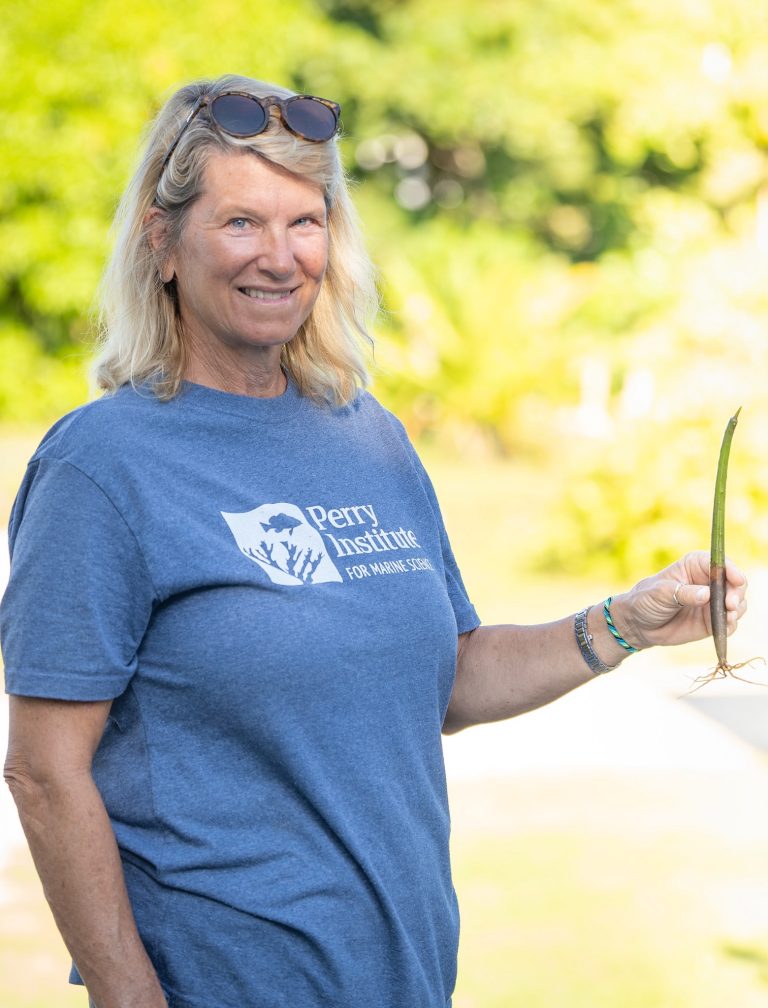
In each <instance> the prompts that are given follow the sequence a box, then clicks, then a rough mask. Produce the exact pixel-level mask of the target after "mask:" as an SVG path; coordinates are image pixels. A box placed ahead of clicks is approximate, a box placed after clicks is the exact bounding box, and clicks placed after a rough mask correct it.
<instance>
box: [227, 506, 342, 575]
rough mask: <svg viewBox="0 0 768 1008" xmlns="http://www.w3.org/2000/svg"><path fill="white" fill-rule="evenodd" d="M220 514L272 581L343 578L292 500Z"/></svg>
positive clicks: (242, 548) (241, 549)
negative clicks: (249, 509)
mask: <svg viewBox="0 0 768 1008" xmlns="http://www.w3.org/2000/svg"><path fill="white" fill-rule="evenodd" d="M221 515H222V517H223V518H224V520H225V521H226V523H227V525H229V530H230V532H231V533H232V535H233V536H234V538H235V542H236V543H237V545H238V546H239V548H240V552H241V553H243V555H244V556H247V557H248V559H249V560H253V562H254V563H257V564H258V565H259V567H261V569H262V570H263V571H265V572H266V573H267V574H268V575H269V577H270V579H271V580H272V581H273V582H274V583H275V584H283V585H299V584H320V583H321V582H323V581H341V580H343V579H342V577H341V574H339V572H338V570H337V569H336V566H335V564H334V563H333V561H332V560H331V559H330V558H329V556H328V554H327V552H326V549H325V543H324V542H323V539H322V536H321V535H320V533H319V532H318V531H317V529H316V528H313V527H312V526H311V525H310V524H309V522H308V521H307V519H306V518H305V517H304V515H303V514H302V512H301V510H300V509H299V508H298V507H296V505H295V504H284V503H280V504H262V505H261V506H260V507H257V508H254V509H253V510H252V511H235V512H228V511H222V512H221Z"/></svg>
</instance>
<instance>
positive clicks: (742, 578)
mask: <svg viewBox="0 0 768 1008" xmlns="http://www.w3.org/2000/svg"><path fill="white" fill-rule="evenodd" d="M725 576H726V578H727V580H728V584H729V585H731V586H733V587H734V588H738V587H741V588H743V589H746V587H747V576H746V574H745V573H744V571H742V570H741V569H740V568H739V567H737V566H736V564H735V563H734V562H733V561H732V560H729V559H728V557H726V558H725ZM742 594H743V592H742Z"/></svg>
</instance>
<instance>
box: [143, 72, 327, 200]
mask: <svg viewBox="0 0 768 1008" xmlns="http://www.w3.org/2000/svg"><path fill="white" fill-rule="evenodd" d="M273 105H276V106H277V107H278V109H279V110H280V119H281V121H282V123H283V126H285V128H286V129H287V130H290V132H291V133H293V134H294V135H295V136H297V137H301V139H302V140H310V141H312V142H313V143H322V142H323V141H325V140H330V139H331V137H332V136H333V135H334V134H335V133H336V131H337V130H338V128H339V116H340V114H341V106H340V105H337V104H336V102H332V101H327V100H326V99H325V98H316V97H315V96H314V95H301V94H300V95H293V96H292V97H290V98H280V97H278V96H277V95H267V97H265V98H256V97H255V96H254V95H250V94H245V93H244V92H242V91H226V92H225V93H224V94H220V95H217V96H216V97H215V98H211V97H210V96H209V95H204V96H203V97H202V98H200V99H198V101H197V103H196V105H195V106H194V108H193V109H192V111H191V112H190V113H189V115H188V116H187V118H186V119H185V121H184V125H183V126H182V127H181V129H180V130H179V135H178V136H177V137H176V139H175V140H174V141H173V143H172V144H171V146H170V148H169V149H168V153H167V154H166V155H165V160H164V161H163V167H162V168H161V169H160V176H159V177H160V178H162V177H163V173H164V172H165V169H166V167H167V165H168V162H169V161H170V160H171V155H172V154H173V152H174V151H175V150H176V148H177V147H178V145H179V141H180V140H181V138H182V137H183V136H184V131H185V130H186V128H187V126H189V124H190V123H191V122H192V120H193V119H194V118H195V116H196V115H197V113H198V112H199V111H200V110H201V109H203V108H205V107H206V106H208V114H209V115H210V117H211V119H212V120H213V122H214V123H215V124H216V125H217V126H218V127H219V129H220V130H223V131H224V132H225V133H229V135H230V136H234V137H252V136H257V135H258V134H259V133H263V132H264V130H265V129H266V128H267V124H268V123H269V110H270V108H271V106H273ZM158 181H159V180H158Z"/></svg>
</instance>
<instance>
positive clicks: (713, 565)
mask: <svg viewBox="0 0 768 1008" xmlns="http://www.w3.org/2000/svg"><path fill="white" fill-rule="evenodd" d="M739 413H741V406H739V408H738V409H737V410H736V412H735V413H734V415H733V416H732V417H731V419H730V420H729V421H728V424H727V425H726V428H725V432H724V433H723V440H722V443H721V445H720V456H719V458H718V460H717V477H716V478H715V502H714V505H713V507H712V539H711V546H710V553H709V614H710V617H711V620H712V639H713V640H714V642H715V653H716V655H717V665H716V666H715V668H714V669H712V671H711V672H708V673H707V674H706V675H703V676H699V678H698V679H695V680H694V682H695V683H698V686H697V687H696V688H697V689H698V688H699V687H701V686H704V685H706V684H707V683H708V682H712V680H713V679H724V678H726V676H731V677H732V678H733V679H742V677H741V676H737V675H735V674H734V672H735V670H736V669H740V668H744V666H745V665H749V664H750V663H751V662H753V661H763V659H762V658H760V659H758V658H750V659H749V661H745V662H739V663H738V664H737V665H731V664H730V663H729V661H728V622H727V616H726V609H725V592H726V584H727V582H726V577H725V485H726V481H727V479H728V459H729V457H730V454H731V441H733V432H734V431H735V430H736V424H737V423H738V422H739ZM742 682H751V680H749V679H742Z"/></svg>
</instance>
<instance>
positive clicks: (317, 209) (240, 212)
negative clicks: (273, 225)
mask: <svg viewBox="0 0 768 1008" xmlns="http://www.w3.org/2000/svg"><path fill="white" fill-rule="evenodd" d="M214 216H216V217H220V216H221V217H253V218H255V219H256V220H261V214H260V213H259V212H258V211H257V210H256V209H255V207H250V208H249V207H247V206H246V205H245V204H244V203H222V204H221V205H220V206H218V207H217V208H216V210H215V212H214ZM291 216H292V218H293V219H294V220H295V219H297V218H299V217H321V218H323V219H324V218H326V217H327V216H328V207H327V206H326V204H325V200H322V199H321V200H319V201H318V202H317V203H314V204H313V205H312V206H309V205H305V206H304V207H303V208H302V209H301V210H300V211H299V212H298V213H297V214H292V215H291Z"/></svg>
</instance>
